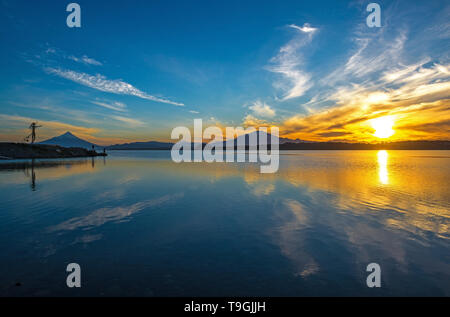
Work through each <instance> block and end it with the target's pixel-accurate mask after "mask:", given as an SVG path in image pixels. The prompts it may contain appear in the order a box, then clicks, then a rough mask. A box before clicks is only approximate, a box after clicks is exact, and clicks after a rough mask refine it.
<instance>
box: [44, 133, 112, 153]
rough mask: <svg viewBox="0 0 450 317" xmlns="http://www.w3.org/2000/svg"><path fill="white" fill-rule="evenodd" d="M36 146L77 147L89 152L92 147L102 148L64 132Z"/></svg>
mask: <svg viewBox="0 0 450 317" xmlns="http://www.w3.org/2000/svg"><path fill="white" fill-rule="evenodd" d="M38 144H46V145H59V146H62V147H78V148H84V149H89V150H91V149H92V146H94V148H97V149H99V148H103V147H102V146H100V145H97V144H94V143H91V142H88V141H85V140H83V139H80V138H79V137H77V136H75V135H73V134H72V133H70V132H66V133H64V134H61V135H59V136H57V137H54V138H51V139H48V140H45V141H42V142H39V143H38Z"/></svg>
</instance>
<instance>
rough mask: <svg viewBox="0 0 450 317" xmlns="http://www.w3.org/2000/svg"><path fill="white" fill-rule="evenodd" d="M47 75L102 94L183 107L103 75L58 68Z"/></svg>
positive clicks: (49, 71)
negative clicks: (102, 92) (133, 97)
mask: <svg viewBox="0 0 450 317" xmlns="http://www.w3.org/2000/svg"><path fill="white" fill-rule="evenodd" d="M45 70H46V71H47V72H48V73H49V74H53V75H56V76H59V77H62V78H65V79H68V80H71V81H73V82H76V83H78V84H81V85H84V86H87V87H90V88H93V89H97V90H100V91H104V92H109V93H113V94H119V95H130V96H135V97H139V98H141V99H146V100H151V101H155V102H161V103H166V104H171V105H174V106H184V104H182V103H179V102H175V101H171V100H168V99H165V98H159V97H155V96H152V95H149V94H147V93H145V92H143V91H141V90H139V89H137V88H136V87H134V86H133V85H131V84H129V83H127V82H124V81H122V80H120V79H114V80H110V79H108V78H106V77H105V76H103V75H100V74H97V75H90V74H86V73H80V72H76V71H73V70H63V69H60V68H52V67H47V68H46V69H45Z"/></svg>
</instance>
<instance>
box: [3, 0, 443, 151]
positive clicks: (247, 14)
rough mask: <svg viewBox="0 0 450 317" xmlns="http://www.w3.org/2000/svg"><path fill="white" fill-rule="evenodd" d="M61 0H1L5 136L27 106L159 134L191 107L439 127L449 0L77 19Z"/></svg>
mask: <svg viewBox="0 0 450 317" xmlns="http://www.w3.org/2000/svg"><path fill="white" fill-rule="evenodd" d="M68 3H69V1H33V2H30V1H17V0H14V1H8V0H0V40H1V43H2V45H1V47H2V50H1V51H0V68H1V69H2V71H1V73H0V122H1V128H0V139H1V140H2V141H6V140H14V141H20V140H21V138H22V136H23V135H26V127H27V122H29V121H30V119H32V120H38V121H39V122H41V123H42V124H43V125H44V128H43V129H42V130H41V131H42V132H41V136H42V137H51V136H54V135H55V134H58V133H60V132H61V133H62V132H65V131H66V130H71V131H72V132H74V133H75V134H77V135H80V136H81V137H85V138H87V139H90V140H93V141H96V142H97V143H103V144H107V143H114V142H122V141H128V140H151V139H159V140H168V139H169V138H170V132H171V130H172V129H173V128H174V127H176V126H180V125H182V126H190V125H192V122H193V119H194V118H202V119H203V120H204V122H205V124H215V125H219V126H239V125H241V126H242V125H244V126H248V125H256V126H257V125H264V124H275V125H278V126H280V129H281V133H282V134H285V135H288V136H292V137H299V138H303V139H312V140H320V139H322V138H328V139H330V138H331V139H333V140H341V139H342V140H357V138H358V137H359V138H361V137H363V136H365V135H366V134H367V135H368V134H369V133H370V131H369V130H367V129H369V128H368V127H365V126H364V125H358V126H354V125H353V124H354V122H359V123H361V122H364V120H366V121H367V120H370V119H373V118H376V117H379V116H381V115H395V116H397V117H398V124H399V133H398V134H397V135H398V136H399V138H401V137H403V138H427V136H430V138H440V139H442V138H446V137H447V136H448V133H449V132H448V131H449V130H448V127H449V124H448V123H447V124H446V123H445V122H447V121H448V118H449V117H450V114H449V113H448V109H447V108H448V107H445V105H448V103H447V102H448V97H449V86H448V83H449V74H448V69H449V68H448V65H449V51H450V50H449V37H450V25H449V20H450V19H449V17H450V7H449V4H448V2H446V1H378V3H379V4H380V6H381V9H382V11H381V12H382V15H381V17H382V27H381V28H369V27H367V25H366V17H367V15H368V14H369V12H366V6H367V4H368V3H370V1H352V2H346V1H300V0H296V1H261V0H259V1H186V0H184V1H132V0H130V1H126V2H125V1H92V0H90V1H81V0H79V1H77V3H79V4H80V6H81V21H82V22H81V23H82V27H81V28H68V27H67V26H66V17H67V15H68V13H67V12H66V11H65V8H66V6H67V4H68ZM396 74H397V75H398V76H399V77H395V76H397V75H396ZM390 76H391V77H390ZM408 78H417V80H412V81H411V80H408ZM380 100H381V101H382V102H383V104H380V103H381V102H380ZM372 101H374V102H372ZM424 102H426V103H428V104H427V105H428V106H423V103H424ZM387 105H388V106H387ZM421 105H422V106H421ZM367 107H369V108H370V109H367ZM418 107H422V108H423V109H422V108H421V111H422V110H423V112H417V108H418ZM362 108H366V109H365V110H364V111H362V110H361V109H362ZM430 109H431V110H430ZM414 111H416V112H414ZM413 112H414V113H415V115H414V116H411V113H413ZM436 117H439V118H442V120H440V121H439V120H438V121H436V120H435V119H433V118H436ZM347 118H351V120H350V121H351V122H350V121H349V120H347ZM418 118H421V119H422V120H421V121H423V123H424V124H428V126H430V124H431V126H432V127H431V128H429V129H428V130H427V129H426V127H424V126H419V127H415V126H417V124H418V121H420V120H419V119H418ZM352 120H353V121H352ZM358 120H359V121H358ZM446 120H447V121H446ZM311 122H314V123H315V124H314V127H312V126H309V125H308V124H310V123H311ZM325 123H326V124H325ZM437 126H439V127H440V131H441V133H440V134H436V127H437ZM352 129H353V130H354V129H360V130H358V132H357V133H356V132H352V131H351V130H352ZM364 129H366V130H367V131H366V130H364ZM424 129H425V130H424ZM442 129H443V130H442ZM442 131H443V132H442ZM365 133H366V134H365ZM447 138H448V137H447Z"/></svg>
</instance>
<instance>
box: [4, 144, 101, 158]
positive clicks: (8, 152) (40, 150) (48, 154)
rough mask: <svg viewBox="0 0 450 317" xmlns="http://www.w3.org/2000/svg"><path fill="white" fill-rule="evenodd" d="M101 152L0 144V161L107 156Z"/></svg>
mask: <svg viewBox="0 0 450 317" xmlns="http://www.w3.org/2000/svg"><path fill="white" fill-rule="evenodd" d="M107 155H108V154H106V153H103V152H100V153H98V152H96V151H95V150H87V149H84V148H78V147H71V148H66V147H62V146H58V145H44V144H27V143H9V142H0V160H2V161H9V160H18V159H52V158H77V157H97V156H107Z"/></svg>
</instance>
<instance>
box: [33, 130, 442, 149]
mask: <svg viewBox="0 0 450 317" xmlns="http://www.w3.org/2000/svg"><path fill="white" fill-rule="evenodd" d="M252 133H256V135H257V138H258V139H260V138H266V139H267V144H269V145H270V143H271V135H270V134H268V133H265V132H261V131H256V132H252ZM252 133H249V134H245V135H241V136H239V137H237V138H236V139H234V145H235V147H236V146H237V144H238V143H239V141H241V142H242V141H245V144H246V145H247V144H248V143H249V139H250V137H251V136H252ZM242 138H244V140H242ZM218 142H219V143H224V142H223V141H218ZM39 144H48V145H59V146H63V147H80V148H85V149H89V150H90V149H92V146H94V148H95V149H96V150H100V149H101V150H103V148H105V149H107V150H170V149H171V148H172V145H173V144H174V143H170V142H158V141H148V142H132V143H124V144H114V145H109V146H101V145H97V144H94V143H91V142H88V141H85V140H83V139H80V138H79V137H77V136H75V135H73V134H72V133H70V132H66V133H64V134H62V135H60V136H57V137H54V138H51V139H48V140H45V141H43V142H40V143H39ZM279 144H280V150H450V141H401V142H383V143H378V144H368V143H345V142H310V141H302V140H299V139H296V140H292V139H288V138H279ZM203 145H204V144H203Z"/></svg>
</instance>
